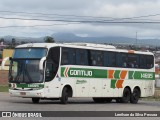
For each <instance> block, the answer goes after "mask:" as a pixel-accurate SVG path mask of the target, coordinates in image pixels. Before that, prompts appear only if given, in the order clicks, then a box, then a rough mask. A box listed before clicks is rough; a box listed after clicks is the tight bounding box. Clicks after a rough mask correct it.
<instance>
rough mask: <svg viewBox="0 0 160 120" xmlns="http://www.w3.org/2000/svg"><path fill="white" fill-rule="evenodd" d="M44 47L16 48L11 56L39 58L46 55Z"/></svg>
mask: <svg viewBox="0 0 160 120" xmlns="http://www.w3.org/2000/svg"><path fill="white" fill-rule="evenodd" d="M46 53H47V49H45V48H17V49H15V51H14V55H13V58H39V59H41V58H42V57H44V56H46Z"/></svg>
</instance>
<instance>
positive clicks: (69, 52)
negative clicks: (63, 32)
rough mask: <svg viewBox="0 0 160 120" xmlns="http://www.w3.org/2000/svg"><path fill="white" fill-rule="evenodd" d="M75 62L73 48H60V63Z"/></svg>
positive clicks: (71, 63)
mask: <svg viewBox="0 0 160 120" xmlns="http://www.w3.org/2000/svg"><path fill="white" fill-rule="evenodd" d="M75 62H76V53H75V49H72V48H62V58H61V64H62V65H74V64H75Z"/></svg>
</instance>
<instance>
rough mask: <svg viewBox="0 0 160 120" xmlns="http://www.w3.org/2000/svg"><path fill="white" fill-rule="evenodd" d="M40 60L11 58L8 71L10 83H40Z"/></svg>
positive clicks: (41, 78)
mask: <svg viewBox="0 0 160 120" xmlns="http://www.w3.org/2000/svg"><path fill="white" fill-rule="evenodd" d="M39 61H40V60H29V59H28V60H26V59H25V60H19V59H17V60H14V59H13V60H12V61H11V65H10V72H9V82H11V83H41V82H43V73H41V72H40V70H39Z"/></svg>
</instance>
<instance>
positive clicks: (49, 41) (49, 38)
mask: <svg viewBox="0 0 160 120" xmlns="http://www.w3.org/2000/svg"><path fill="white" fill-rule="evenodd" d="M44 42H46V43H54V42H55V40H54V38H53V37H50V36H46V37H45V38H44Z"/></svg>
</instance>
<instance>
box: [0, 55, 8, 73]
mask: <svg viewBox="0 0 160 120" xmlns="http://www.w3.org/2000/svg"><path fill="white" fill-rule="evenodd" d="M7 60H9V57H6V58H4V59H3V61H2V65H1V69H2V70H4V67H5V64H6V62H7Z"/></svg>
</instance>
